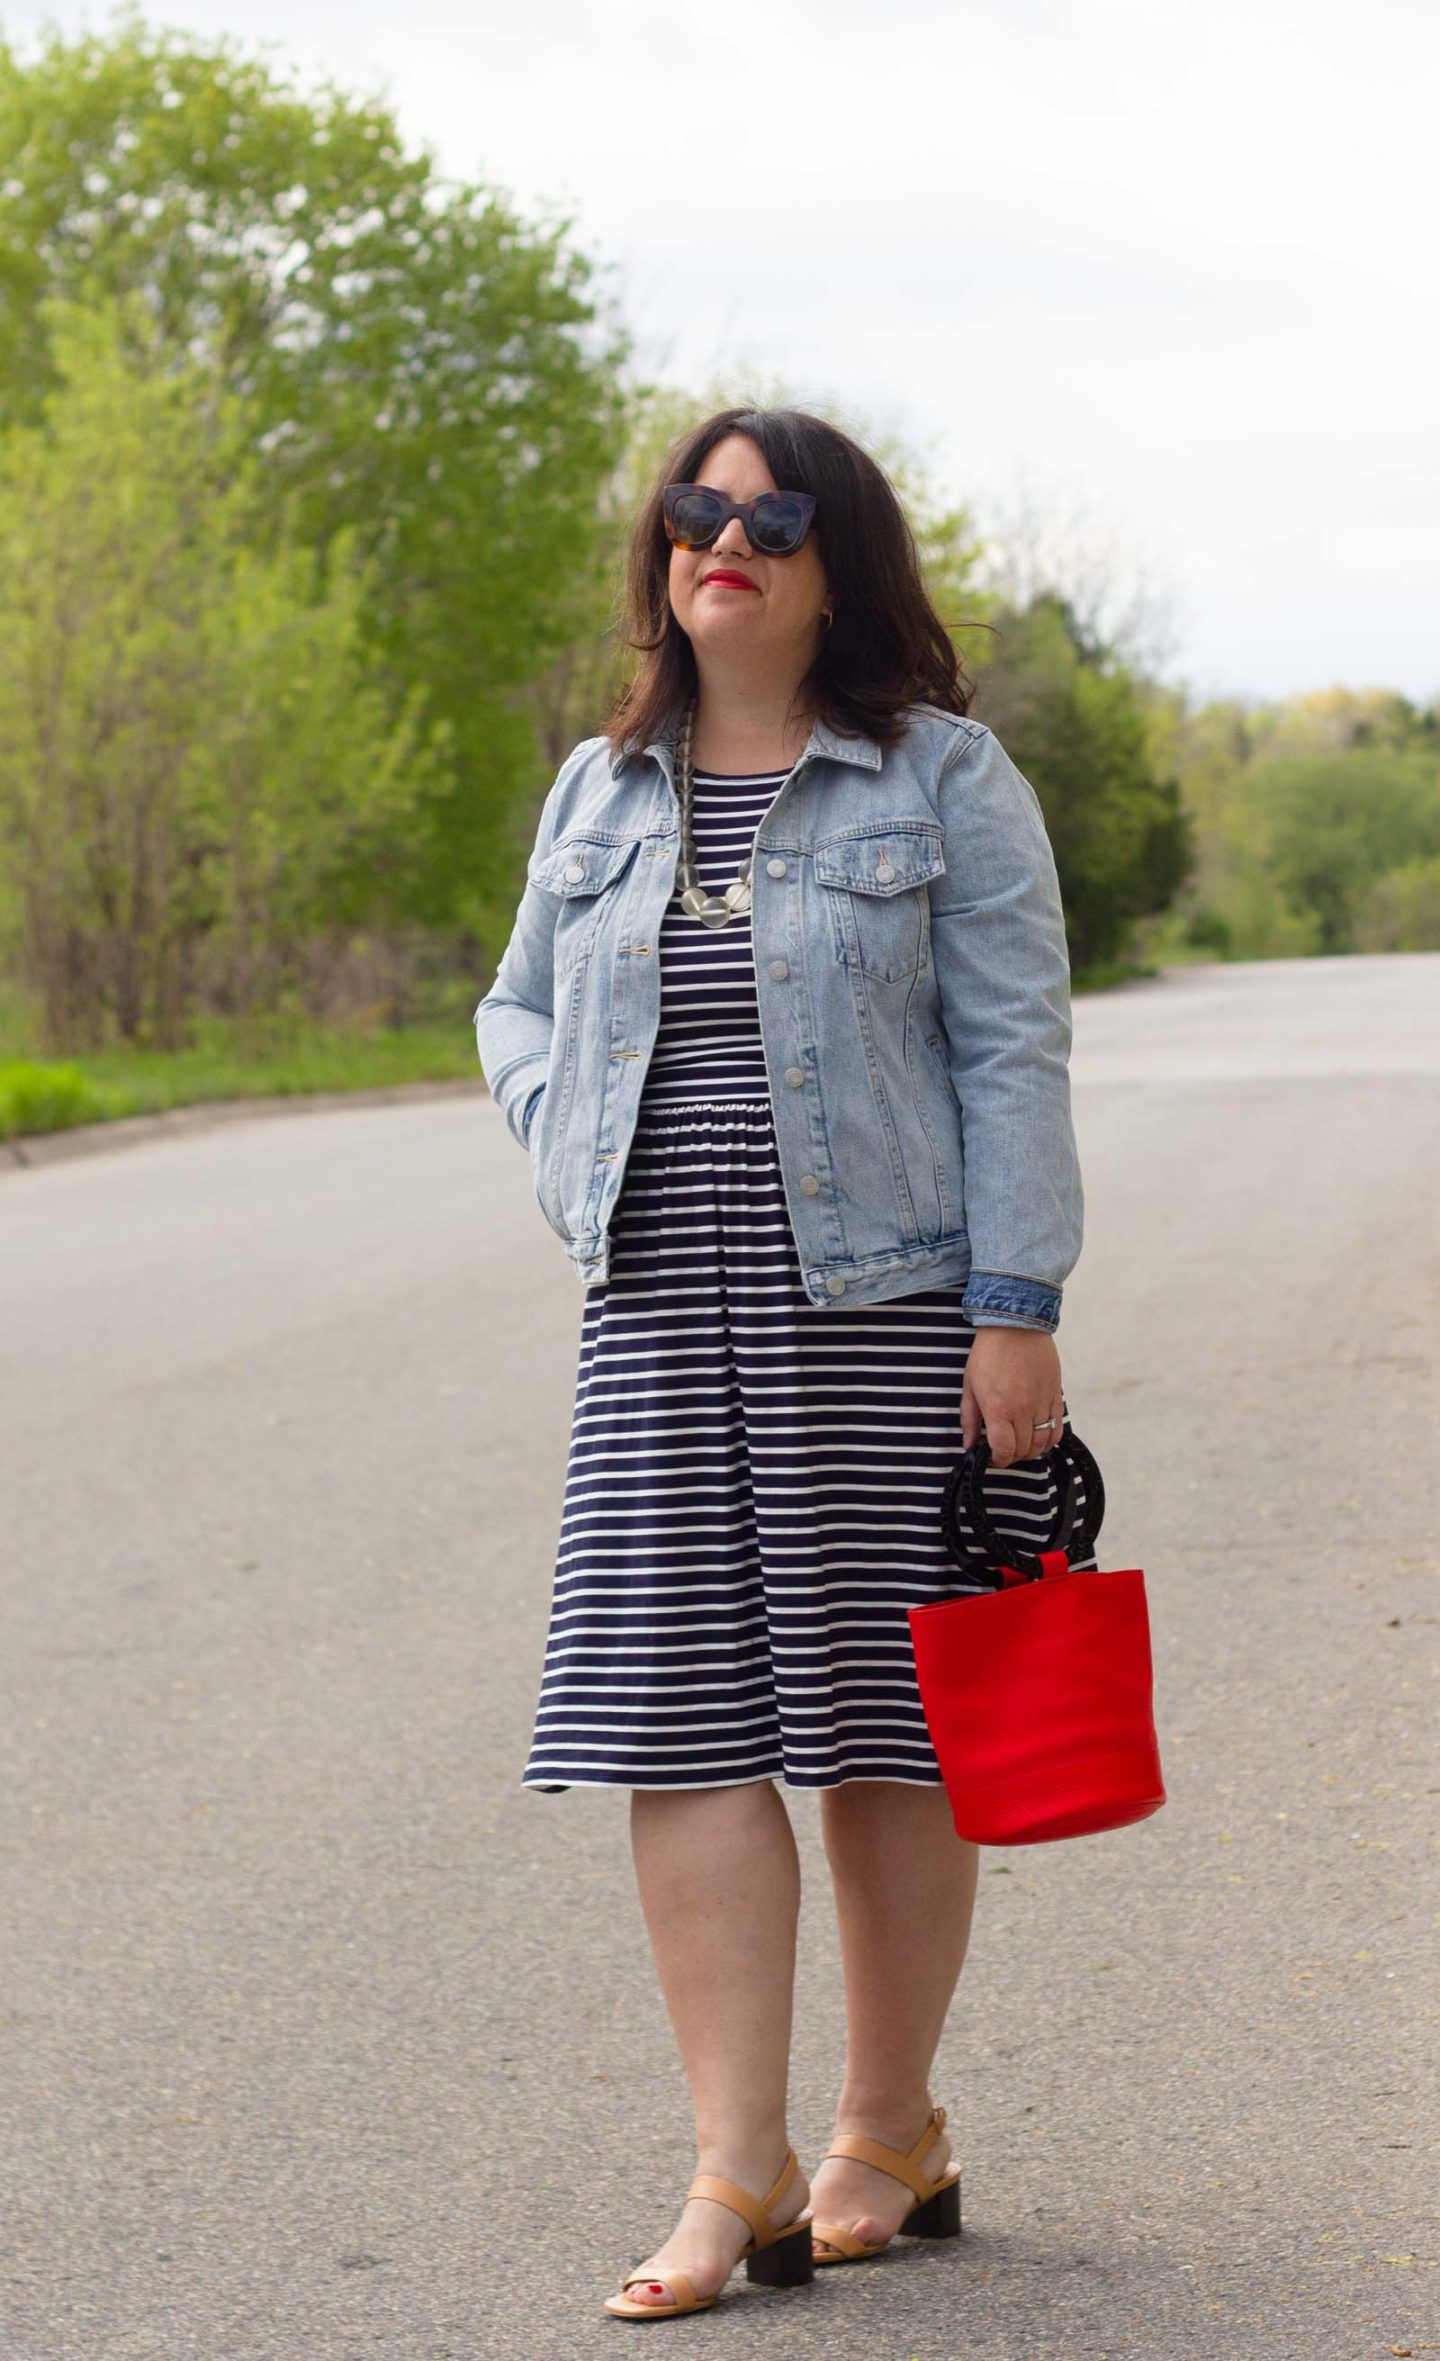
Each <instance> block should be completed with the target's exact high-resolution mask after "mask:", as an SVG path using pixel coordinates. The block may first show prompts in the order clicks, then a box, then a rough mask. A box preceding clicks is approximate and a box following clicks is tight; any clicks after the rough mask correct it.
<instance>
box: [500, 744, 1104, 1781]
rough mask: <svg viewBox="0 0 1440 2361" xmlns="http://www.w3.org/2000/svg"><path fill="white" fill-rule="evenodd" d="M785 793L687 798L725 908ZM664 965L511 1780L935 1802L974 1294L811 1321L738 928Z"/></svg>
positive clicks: (688, 946) (1045, 1483) (1029, 1517)
mask: <svg viewBox="0 0 1440 2361" xmlns="http://www.w3.org/2000/svg"><path fill="white" fill-rule="evenodd" d="M787 776H788V773H787V772H784V771H776V772H770V773H766V774H764V775H756V776H745V777H737V776H727V775H725V774H722V773H718V772H713V771H697V772H696V773H695V803H694V825H695V842H696V853H697V859H698V862H699V866H700V871H701V876H702V878H703V881H704V883H705V886H706V888H707V890H708V891H709V892H711V893H720V892H722V891H723V890H724V887H725V886H726V885H727V884H728V883H729V882H730V880H731V879H732V878H733V877H734V876H735V875H736V873H737V871H738V870H739V868H740V866H741V863H742V862H743V860H744V859H745V857H746V856H747V854H748V853H749V851H750V848H751V845H752V843H753V840H754V836H755V831H756V829H757V828H758V827H759V825H760V822H761V820H762V819H763V818H764V816H765V813H766V812H767V810H768V809H769V807H770V804H771V803H772V802H773V800H774V798H775V795H776V793H777V791H778V789H779V788H780V786H781V784H782V783H783V781H784V779H785V778H786V777H787ZM659 956H660V963H661V1017H660V1028H659V1032H658V1035H657V1038H656V1042H655V1049H654V1053H653V1056H652V1059H651V1063H650V1067H649V1070H648V1072H647V1075H646V1079H645V1085H644V1089H643V1093H642V1097H641V1103H640V1111H639V1120H638V1124H637V1128H636V1133H635V1137H634V1140H633V1143H632V1146H631V1150H630V1155H629V1159H628V1162H627V1165H626V1170H625V1175H624V1179H623V1182H622V1187H621V1194H620V1198H619V1201H618V1203H617V1205H616V1208H615V1212H614V1214H613V1216H612V1228H611V1260H610V1272H609V1277H608V1279H607V1280H606V1281H605V1282H604V1283H603V1284H602V1285H599V1286H595V1287H592V1288H590V1289H588V1290H587V1293H586V1298H585V1307H584V1312H583V1316H582V1329H581V1344H580V1366H579V1374H578V1379H577V1385H576V1395H575V1410H574V1422H573V1427H572V1432H571V1438H570V1451H569V1465H568V1469H567V1474H566V1484H565V1499H564V1508H563V1513H562V1520H561V1530H560V1542H559V1550H558V1556H557V1563H556V1568H555V1586H554V1598H553V1604H552V1608H551V1617H550V1629H549V1637H548V1641H547V1645H546V1652H545V1664H544V1672H543V1676H542V1682H541V1692H540V1701H539V1707H538V1711H537V1714H536V1721H535V1730H534V1739H533V1744H532V1747H531V1752H530V1758H529V1762H528V1764H527V1766H526V1769H525V1773H524V1784H525V1785H526V1786H527V1787H535V1788H540V1789H542V1790H544V1791H545V1792H547V1793H559V1792H561V1791H562V1790H564V1789H565V1788H568V1787H597V1786H605V1787H610V1786H615V1787H668V1788H675V1787H728V1786H737V1785H740V1784H743V1783H744V1782H746V1781H749V1780H755V1779H779V1780H782V1781H784V1782H785V1783H786V1784H787V1785H788V1786H791V1787H834V1786H838V1785H839V1784H840V1783H841V1782H842V1781H844V1780H847V1779H898V1780H904V1781H907V1782H909V1783H911V1784H916V1785H924V1786H934V1785H936V1784H938V1783H939V1779H940V1771H939V1766H938V1764H937V1762H936V1758H935V1753H934V1749H933V1747H932V1746H931V1743H930V1738H929V1733H928V1731H927V1730H926V1727H925V1719H924V1715H923V1713H922V1710H921V1706H920V1698H919V1693H918V1691H917V1688H916V1684H915V1670H914V1655H913V1651H912V1648H911V1642H910V1631H909V1625H908V1624H907V1622H906V1619H905V1610H906V1608H907V1607H911V1606H918V1605H920V1604H922V1603H924V1602H926V1601H929V1600H932V1599H937V1598H941V1597H945V1596H947V1595H953V1594H954V1593H955V1592H956V1591H957V1590H959V1589H963V1588H965V1587H966V1584H965V1582H964V1578H963V1576H962V1575H961V1573H960V1571H959V1569H958V1568H957V1567H956V1566H955V1564H954V1562H953V1560H952V1559H951V1558H950V1557H949V1555H948V1553H947V1551H946V1549H945V1545H944V1543H943V1541H942V1539H941V1535H940V1504H941V1495H942V1491H943V1488H944V1482H945V1478H946V1475H947V1474H948V1472H949V1470H950V1469H951V1468H952V1467H953V1465H954V1464H955V1461H956V1459H957V1458H958V1456H959V1453H960V1448H961V1443H960V1425H959V1419H960V1391H961V1385H962V1381H963V1379H964V1374H965V1361H966V1356H967V1354H968V1352H969V1349H970V1345H971V1343H972V1341H973V1339H974V1334H975V1331H974V1328H973V1326H972V1325H971V1323H970V1322H969V1320H968V1319H967V1318H966V1316H965V1313H964V1312H963V1310H962V1308H961V1299H962V1297H963V1295H964V1288H963V1287H962V1286H949V1287H936V1288H930V1289H927V1290H926V1291H925V1292H924V1293H920V1294H914V1295H906V1296H901V1297H897V1298H896V1299H895V1300H894V1301H892V1302H889V1303H878V1304H867V1305H862V1306H857V1307H855V1308H853V1309H832V1308H829V1307H826V1308H825V1309H823V1310H822V1309H821V1308H820V1307H819V1306H817V1305H815V1304H812V1303H811V1302H810V1300H809V1298H808V1297H807V1295H806V1294H805V1290H804V1286H803V1284H802V1281H801V1275H800V1264H799V1259H798V1256H797V1254H796V1250H795V1245H794V1239H793V1235H792V1232H791V1229H790V1222H789V1216H788V1215H787V1213H786V1210H785V1199H784V1193H783V1189H782V1184H781V1176H780V1165H779V1158H778V1154H777V1150H776V1143H775V1135H774V1130H773V1125H772V1118H771V1111H770V1096H769V1089H768V1085H767V1081H766V1073H765V1057H764V1050H763V1046H762V1043H761V1036H760V1019H759V1009H758V1002H757V997H756V991H755V973H754V966H753V962H752V956H751V934H750V921H749V918H748V916H741V917H738V918H733V919H732V920H731V921H730V923H729V924H728V925H727V926H725V927H721V928H717V929H714V930H711V929H710V928H708V927H703V926H701V925H700V924H699V923H698V922H697V921H696V920H695V919H693V918H688V917H686V916H685V915H684V913H683V912H682V911H681V910H680V908H679V906H678V904H677V903H676V902H674V901H672V902H671V904H670V907H669V909H668V910H667V912H666V915H665V918H664V921H663V923H662V926H661V929H660V940H659ZM777 1085H778V1087H780V1088H784V1087H785V1085H784V1083H783V1081H782V1080H780V1078H779V1077H777ZM985 1497H986V1502H987V1505H988V1506H989V1507H990V1509H991V1513H992V1515H993V1516H994V1518H995V1521H996V1523H997V1524H998V1525H999V1526H1000V1528H1001V1530H1002V1532H1003V1533H1004V1534H1005V1535H1006V1536H1007V1537H1008V1538H1010V1539H1012V1540H1014V1542H1015V1543H1016V1544H1017V1546H1021V1547H1026V1546H1028V1547H1032V1548H1033V1547H1036V1546H1038V1545H1040V1544H1041V1543H1042V1542H1043V1540H1044V1538H1045V1536H1046V1535H1047V1534H1048V1532H1049V1531H1050V1530H1051V1528H1052V1526H1053V1521H1054V1512H1055V1504H1056V1491H1055V1484H1054V1480H1053V1478H1052V1476H1051V1475H1050V1473H1049V1470H1048V1469H1047V1468H1046V1467H1045V1466H1044V1464H1043V1463H1042V1462H1039V1461H1031V1462H1028V1463H1025V1462H1021V1463H1018V1464H1017V1465H1015V1466H1013V1467H1011V1468H1007V1469H999V1470H995V1469H992V1470H991V1471H990V1473H989V1474H988V1475H987V1477H986V1485H985ZM1073 1562H1074V1563H1075V1564H1077V1565H1090V1566H1093V1565H1094V1563H1095V1560H1094V1558H1093V1556H1091V1557H1088V1558H1077V1559H1075V1560H1074V1561H1073Z"/></svg>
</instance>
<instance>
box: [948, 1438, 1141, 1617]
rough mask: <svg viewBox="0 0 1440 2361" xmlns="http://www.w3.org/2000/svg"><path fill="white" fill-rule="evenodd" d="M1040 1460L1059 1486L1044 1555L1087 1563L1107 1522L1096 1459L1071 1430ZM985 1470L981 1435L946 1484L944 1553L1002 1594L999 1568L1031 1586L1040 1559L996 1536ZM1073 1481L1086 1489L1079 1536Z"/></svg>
mask: <svg viewBox="0 0 1440 2361" xmlns="http://www.w3.org/2000/svg"><path fill="white" fill-rule="evenodd" d="M1040 1456H1041V1457H1042V1458H1044V1459H1045V1460H1046V1461H1047V1462H1048V1464H1049V1465H1050V1467H1051V1468H1052V1469H1053V1471H1054V1472H1055V1474H1056V1476H1057V1477H1058V1478H1059V1480H1060V1507H1059V1514H1058V1516H1057V1519H1056V1528H1055V1531H1054V1533H1053V1534H1052V1535H1051V1536H1050V1539H1049V1540H1048V1541H1047V1542H1046V1544H1045V1547H1046V1549H1047V1550H1055V1549H1063V1550H1064V1551H1065V1553H1066V1555H1067V1556H1068V1557H1072V1558H1083V1557H1088V1556H1089V1555H1090V1553H1091V1551H1092V1550H1093V1549H1094V1546H1095V1540H1096V1536H1097V1535H1098V1533H1099V1531H1100V1527H1101V1525H1102V1524H1103V1523H1104V1521H1105V1485H1104V1481H1103V1479H1102V1477H1101V1474H1100V1469H1099V1467H1098V1465H1097V1464H1096V1460H1095V1456H1094V1454H1093V1452H1091V1451H1090V1450H1088V1449H1087V1447H1086V1446H1085V1444H1084V1443H1082V1442H1081V1440H1080V1437H1079V1436H1078V1435H1077V1434H1076V1433H1075V1431H1074V1429H1073V1427H1069V1426H1067V1427H1066V1428H1065V1430H1064V1432H1063V1433H1062V1435H1061V1437H1060V1440H1059V1442H1058V1443H1052V1445H1051V1446H1050V1449H1049V1450H1048V1451H1046V1452H1043V1453H1041V1454H1040ZM1012 1464H1018V1463H1012ZM1026 1464H1027V1465H1028V1464H1029V1463H1028V1462H1027V1463H1026ZM989 1465H990V1445H989V1444H988V1443H987V1441H986V1440H985V1437H984V1436H983V1435H981V1436H980V1438H979V1440H978V1442H974V1443H972V1444H971V1445H970V1448H969V1449H968V1451H963V1452H962V1453H961V1455H960V1457H959V1459H958V1460H957V1461H956V1464H955V1466H954V1467H953V1468H952V1469H951V1471H950V1474H949V1475H948V1477H947V1478H946V1481H945V1497H944V1504H943V1507H942V1511H941V1519H942V1524H943V1528H944V1534H945V1544H946V1547H947V1548H948V1550H949V1552H950V1555H951V1557H952V1558H953V1559H954V1560H955V1563H956V1565H957V1566H960V1567H961V1568H963V1570H964V1572H965V1573H967V1574H969V1575H971V1576H972V1577H973V1578H974V1579H975V1580H976V1581H977V1582H981V1583H983V1584H984V1585H985V1587H986V1588H987V1589H989V1590H1001V1589H1003V1588H1004V1577H1003V1576H1002V1574H1001V1573H1000V1568H1001V1566H1013V1567H1014V1568H1015V1570H1016V1572H1017V1573H1020V1574H1024V1575H1025V1576H1026V1577H1027V1578H1028V1579H1029V1580H1030V1581H1032V1582H1038V1581H1039V1580H1040V1579H1041V1578H1042V1576H1043V1575H1044V1571H1045V1569H1044V1567H1043V1566H1042V1565H1041V1563H1040V1560H1039V1557H1038V1556H1031V1555H1030V1554H1029V1553H1028V1552H1027V1551H1024V1550H1019V1549H1016V1548H1015V1547H1014V1546H1013V1545H1012V1544H1011V1543H1010V1542H1007V1541H1006V1540H1005V1539H1004V1537H1003V1536H1002V1535H1001V1534H1000V1533H999V1532H998V1531H997V1529H996V1526H995V1524H994V1522H993V1520H992V1518H991V1515H990V1512H989V1510H988V1509H987V1508H986V1506H985V1497H984V1492H983V1490H982V1486H983V1483H984V1478H985V1470H986V1468H987V1467H988V1466H989ZM1077 1478H1083V1480H1084V1487H1085V1521H1084V1523H1083V1524H1082V1525H1081V1527H1080V1529H1079V1530H1078V1532H1077V1531H1075V1530H1074V1527H1075V1511H1076V1507H1077V1504H1078V1497H1079V1490H1080V1486H1079V1483H1078V1481H1077ZM977 1543H978V1544H979V1545H980V1546H981V1547H982V1548H983V1549H984V1551H985V1556H986V1560H987V1561H988V1562H987V1563H984V1564H982V1563H981V1562H980V1560H979V1559H978V1558H977V1556H976V1545H977ZM1072 1543H1073V1546H1072Z"/></svg>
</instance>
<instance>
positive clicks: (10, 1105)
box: [0, 1059, 117, 1139]
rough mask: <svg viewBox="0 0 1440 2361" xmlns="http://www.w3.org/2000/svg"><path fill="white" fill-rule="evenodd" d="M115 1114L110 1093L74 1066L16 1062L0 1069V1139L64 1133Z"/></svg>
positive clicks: (99, 1121)
mask: <svg viewBox="0 0 1440 2361" xmlns="http://www.w3.org/2000/svg"><path fill="white" fill-rule="evenodd" d="M116 1112H117V1108H116V1105H115V1103H114V1093H113V1092H111V1091H108V1090H101V1089H99V1088H97V1086H96V1085H95V1083H93V1082H92V1081H91V1080H90V1078H89V1076H88V1075H87V1074H84V1073H82V1072H81V1070H80V1068H79V1067H78V1066H40V1065H35V1064H33V1063H31V1062H30V1061H28V1060H19V1059H17V1060H16V1061H15V1062H14V1063H13V1064H11V1065H4V1066H0V1139H15V1138H17V1137H18V1136H19V1135H20V1133H22V1132H27V1131H68V1130H69V1129H70V1127H71V1125H72V1124H76V1123H101V1122H103V1121H104V1120H105V1118H106V1117H107V1116H108V1115H113V1114H115V1113H116Z"/></svg>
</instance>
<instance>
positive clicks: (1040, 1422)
mask: <svg viewBox="0 0 1440 2361" xmlns="http://www.w3.org/2000/svg"><path fill="white" fill-rule="evenodd" d="M1054 1424H1055V1421H1054V1419H1053V1418H1032V1419H1031V1421H1030V1432H1031V1434H1032V1435H1033V1434H1034V1433H1035V1431H1036V1429H1037V1428H1039V1427H1042V1426H1053V1425H1054Z"/></svg>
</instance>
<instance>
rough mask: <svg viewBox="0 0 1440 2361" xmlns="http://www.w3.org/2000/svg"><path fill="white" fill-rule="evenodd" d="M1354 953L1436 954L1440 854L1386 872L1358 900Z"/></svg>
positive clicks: (1439, 942)
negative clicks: (1404, 952) (1416, 952)
mask: <svg viewBox="0 0 1440 2361" xmlns="http://www.w3.org/2000/svg"><path fill="white" fill-rule="evenodd" d="M1354 947H1355V949H1356V950H1357V951H1440V853H1430V854H1428V855H1425V856H1422V857H1421V858H1420V859H1418V860H1414V861H1402V862H1401V863H1400V865H1399V866H1398V868H1395V869H1387V870H1386V871H1385V873H1384V875H1383V876H1381V877H1377V878H1376V879H1375V880H1374V882H1373V884H1372V885H1371V886H1370V887H1369V889H1368V891H1367V892H1366V893H1365V894H1364V895H1363V896H1362V897H1361V900H1360V903H1359V906H1358V908H1357V910H1356V914H1355V926H1354Z"/></svg>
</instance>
